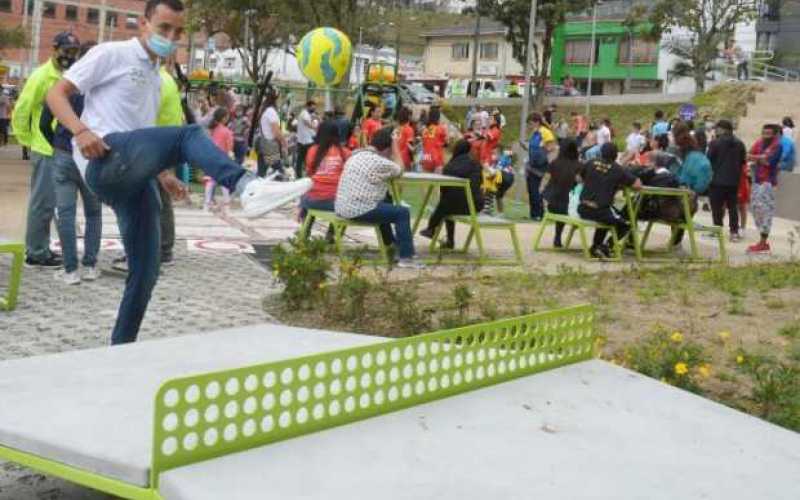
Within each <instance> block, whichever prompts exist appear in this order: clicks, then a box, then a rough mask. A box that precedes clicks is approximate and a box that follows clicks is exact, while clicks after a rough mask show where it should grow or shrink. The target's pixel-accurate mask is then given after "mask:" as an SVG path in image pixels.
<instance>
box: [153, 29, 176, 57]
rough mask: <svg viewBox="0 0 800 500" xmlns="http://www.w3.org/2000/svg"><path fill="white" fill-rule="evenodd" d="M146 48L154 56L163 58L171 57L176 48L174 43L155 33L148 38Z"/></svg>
mask: <svg viewBox="0 0 800 500" xmlns="http://www.w3.org/2000/svg"><path fill="white" fill-rule="evenodd" d="M147 46H148V47H149V48H150V50H152V51H153V53H154V54H155V55H157V56H158V57H163V58H167V57H169V56H171V55H172V53H173V52H175V49H177V48H178V46H177V45H176V44H175V42H173V41H171V40H169V39H167V38H164V37H163V36H161V35H157V34H155V33H153V34H151V35H150V38H148V39H147Z"/></svg>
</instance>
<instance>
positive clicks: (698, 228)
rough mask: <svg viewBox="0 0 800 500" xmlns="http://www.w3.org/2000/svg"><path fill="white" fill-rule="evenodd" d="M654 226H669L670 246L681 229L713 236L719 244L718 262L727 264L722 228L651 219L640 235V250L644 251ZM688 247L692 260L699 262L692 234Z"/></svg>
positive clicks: (695, 242) (695, 241)
mask: <svg viewBox="0 0 800 500" xmlns="http://www.w3.org/2000/svg"><path fill="white" fill-rule="evenodd" d="M655 224H664V225H666V226H669V227H670V228H671V231H672V236H671V237H670V240H669V241H670V244H671V242H672V240H673V238H674V236H675V233H676V232H677V231H678V230H680V229H682V230H684V231H686V232H687V233H689V232H693V233H708V234H713V235H714V236H716V237H717V241H718V242H719V256H720V262H727V261H728V253H727V250H726V248H725V232H724V231H723V230H722V226H706V225H704V224H700V223H698V222H694V221H692V224H691V227H690V224H688V223H686V222H672V221H665V220H661V219H653V220H648V221H647V227H646V228H645V230H644V234H642V241H641V243H640V245H641V248H642V249H644V248H645V246H646V245H647V240H648V239H649V238H650V232H651V230H652V229H653V225H655ZM689 245H690V246H691V258H692V260H700V253H699V251H698V249H697V240H696V239H695V238H694V234H692V235H691V236H690V237H689Z"/></svg>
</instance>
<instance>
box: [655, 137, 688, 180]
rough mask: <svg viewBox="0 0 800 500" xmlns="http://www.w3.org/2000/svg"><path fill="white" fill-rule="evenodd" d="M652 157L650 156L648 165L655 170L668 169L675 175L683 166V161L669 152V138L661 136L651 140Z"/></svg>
mask: <svg viewBox="0 0 800 500" xmlns="http://www.w3.org/2000/svg"><path fill="white" fill-rule="evenodd" d="M650 147H651V149H652V151H650V155H649V156H648V165H650V166H652V167H655V168H666V169H667V170H669V171H670V172H672V173H673V174H674V173H676V172H677V171H678V169H679V168H680V166H681V160H680V159H679V158H678V157H677V156H675V155H674V154H672V153H670V152H668V151H667V149H668V148H669V147H670V146H669V136H668V135H667V134H661V135H657V136H655V137H653V138H652V139H651V140H650Z"/></svg>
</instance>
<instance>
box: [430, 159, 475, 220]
mask: <svg viewBox="0 0 800 500" xmlns="http://www.w3.org/2000/svg"><path fill="white" fill-rule="evenodd" d="M442 173H443V174H444V175H452V176H453V177H461V178H462V179H469V186H470V188H471V190H472V200H473V201H474V202H475V209H476V210H479V211H480V210H482V209H483V192H482V191H481V183H482V181H483V179H482V177H481V166H480V165H479V164H478V162H476V161H475V160H473V159H472V156H471V155H470V154H463V155H461V156H456V157H455V158H453V159H451V160H450V161H449V162H448V163H447V165H445V166H444V170H443V171H442ZM441 191H442V197H441V199H440V200H439V204H440V205H444V206H445V207H447V208H452V209H453V210H454V211H453V212H452V213H461V212H460V210H459V209H461V210H464V212H463V213H467V212H466V210H465V209H466V208H467V197H466V195H465V194H464V190H463V189H462V188H454V187H443V188H442V190H441Z"/></svg>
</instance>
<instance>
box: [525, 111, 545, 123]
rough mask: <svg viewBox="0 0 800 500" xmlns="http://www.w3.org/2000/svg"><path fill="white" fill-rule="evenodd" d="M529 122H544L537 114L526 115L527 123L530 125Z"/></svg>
mask: <svg viewBox="0 0 800 500" xmlns="http://www.w3.org/2000/svg"><path fill="white" fill-rule="evenodd" d="M530 122H536V123H544V120H543V119H542V115H541V114H539V113H531V114H529V115H528V123H530Z"/></svg>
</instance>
